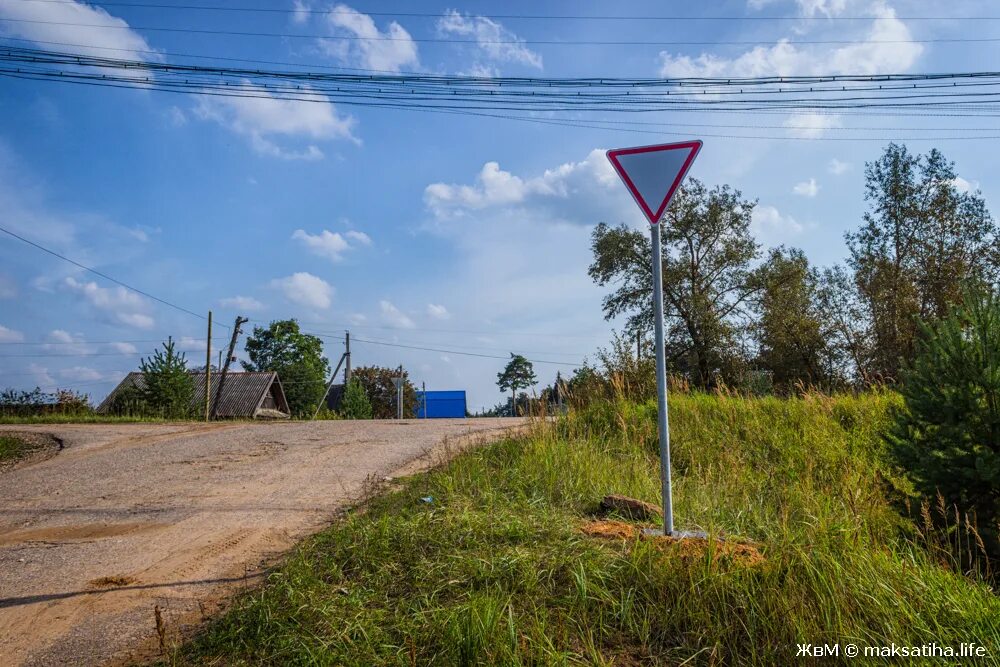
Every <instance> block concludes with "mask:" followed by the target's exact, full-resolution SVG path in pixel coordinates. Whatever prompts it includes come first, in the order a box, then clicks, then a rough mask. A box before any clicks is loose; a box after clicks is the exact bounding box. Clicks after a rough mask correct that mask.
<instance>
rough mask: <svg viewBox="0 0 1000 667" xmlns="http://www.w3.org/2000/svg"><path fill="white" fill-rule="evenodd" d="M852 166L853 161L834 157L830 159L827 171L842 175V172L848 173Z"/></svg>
mask: <svg viewBox="0 0 1000 667" xmlns="http://www.w3.org/2000/svg"><path fill="white" fill-rule="evenodd" d="M850 168H851V163H849V162H842V161H841V160H838V159H837V158H833V159H831V160H830V164H829V166H828V167H827V171H829V172H830V173H831V174H833V175H834V176H840V175H841V174H843V173H846V172H847V171H848V170H849V169H850Z"/></svg>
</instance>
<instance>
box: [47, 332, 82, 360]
mask: <svg viewBox="0 0 1000 667" xmlns="http://www.w3.org/2000/svg"><path fill="white" fill-rule="evenodd" d="M48 340H49V342H48V343H46V344H45V345H44V346H42V347H43V349H45V350H52V351H56V353H57V354H73V355H81V356H85V355H88V354H93V352H94V349H93V348H92V347H91V346H88V345H87V344H86V339H85V338H84V337H83V334H71V333H70V332H68V331H66V330H64V329H53V330H52V331H50V332H49V335H48Z"/></svg>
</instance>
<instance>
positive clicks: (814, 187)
mask: <svg viewBox="0 0 1000 667" xmlns="http://www.w3.org/2000/svg"><path fill="white" fill-rule="evenodd" d="M792 192H794V193H795V194H797V195H799V196H800V197H815V196H816V195H817V194H819V184H818V183H816V179H815V178H810V179H809V180H808V181H802V182H801V183H796V184H795V187H794V188H792Z"/></svg>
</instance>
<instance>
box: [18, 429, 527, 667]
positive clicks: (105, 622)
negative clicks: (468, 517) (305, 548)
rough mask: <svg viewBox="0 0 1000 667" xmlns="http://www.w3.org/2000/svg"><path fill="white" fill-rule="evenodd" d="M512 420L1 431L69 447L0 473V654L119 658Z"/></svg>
mask: <svg viewBox="0 0 1000 667" xmlns="http://www.w3.org/2000/svg"><path fill="white" fill-rule="evenodd" d="M522 424H523V422H521V421H520V420H515V419H455V420H431V421H416V420H412V421H402V422H396V421H360V422H355V421H328V422H290V423H261V424H256V423H255V424H248V423H213V424H198V423H185V424H101V425H96V424H93V425H92V424H87V425H83V424H79V425H65V426H64V425H45V426H9V427H8V426H0V432H2V431H4V430H7V431H38V432H42V433H50V434H52V435H54V436H55V437H56V438H59V439H60V440H61V441H62V442H63V445H64V448H63V449H62V450H61V451H59V452H58V454H56V455H55V456H52V457H51V458H48V459H47V460H43V461H39V462H34V463H29V464H28V465H24V466H19V467H16V468H14V469H11V470H6V471H2V472H0V665H3V666H4V667H7V666H13V665H64V664H65V665H102V664H122V663H128V662H130V661H133V660H137V659H143V658H145V657H149V656H150V655H153V654H155V651H156V650H157V646H158V644H159V638H158V635H157V633H156V623H155V612H154V608H155V607H159V608H160V610H161V617H162V619H163V624H164V628H165V630H166V634H167V641H168V642H169V641H171V638H172V637H175V636H176V634H177V633H178V632H179V631H181V630H183V629H185V628H190V627H191V626H192V625H194V624H197V623H198V622H200V621H201V620H202V619H203V618H204V617H207V616H211V615H213V614H215V613H217V612H218V611H219V610H220V609H221V608H222V607H224V605H225V600H226V598H227V597H228V596H230V595H232V594H233V593H234V592H237V591H238V590H240V589H241V588H242V587H244V586H248V585H250V586H252V585H253V584H254V583H255V582H257V581H259V579H260V575H261V573H262V566H263V565H264V564H265V563H268V562H272V561H273V559H275V558H276V557H278V556H280V554H282V553H283V552H286V551H287V550H288V549H289V548H290V547H292V546H293V545H294V544H295V543H296V542H297V541H299V540H300V539H302V538H303V537H304V536H306V535H309V534H311V533H313V532H316V531H317V530H319V529H320V528H322V527H323V526H325V525H328V524H329V523H330V522H331V521H332V520H333V519H334V518H335V516H336V514H337V511H338V510H339V509H341V508H343V507H344V506H345V505H347V504H349V503H350V502H351V501H353V500H356V499H357V498H358V497H359V495H361V494H362V493H363V492H364V490H365V489H366V485H369V484H370V480H372V479H377V480H382V479H383V478H385V477H387V476H395V475H397V474H401V473H404V472H412V471H415V470H417V469H419V467H421V466H422V465H426V463H427V462H429V461H430V460H431V459H433V458H434V457H436V456H440V455H443V454H445V453H446V452H451V451H455V450H457V449H458V448H460V447H464V446H467V445H469V444H471V443H474V442H477V441H481V440H485V439H489V438H493V437H498V436H499V435H500V434H501V433H503V432H504V431H505V430H508V429H515V428H518V427H520V426H521V425H522Z"/></svg>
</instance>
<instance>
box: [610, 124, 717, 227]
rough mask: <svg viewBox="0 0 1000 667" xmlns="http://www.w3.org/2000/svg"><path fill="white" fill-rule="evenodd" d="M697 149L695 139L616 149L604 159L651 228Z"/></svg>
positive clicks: (688, 166)
mask: <svg viewBox="0 0 1000 667" xmlns="http://www.w3.org/2000/svg"><path fill="white" fill-rule="evenodd" d="M700 150H701V141H697V140H696V141H684V142H681V143H677V144H658V145H655V146H637V147H635V148H616V149H614V150H610V151H608V160H610V162H611V166H613V167H614V168H615V171H616V172H618V176H619V177H620V178H621V179H622V182H623V183H624V184H625V187H627V188H628V190H629V192H631V193H632V197H633V198H634V199H635V203H636V204H638V205H639V208H640V209H641V210H642V213H643V215H645V216H646V219H647V220H649V224H651V225H655V224H657V223H658V222H659V221H660V218H661V217H663V212H664V211H665V210H666V209H667V205H668V204H669V203H670V200H671V199H672V198H673V196H674V192H676V191H677V188H678V186H680V184H681V181H683V180H684V176H686V175H687V172H688V169H690V168H691V163H692V162H694V159H695V157H697V155H698V151H700Z"/></svg>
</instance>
